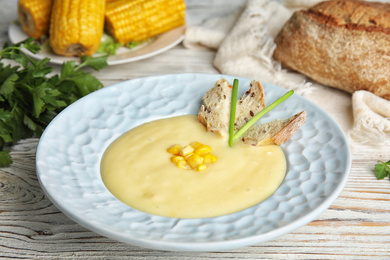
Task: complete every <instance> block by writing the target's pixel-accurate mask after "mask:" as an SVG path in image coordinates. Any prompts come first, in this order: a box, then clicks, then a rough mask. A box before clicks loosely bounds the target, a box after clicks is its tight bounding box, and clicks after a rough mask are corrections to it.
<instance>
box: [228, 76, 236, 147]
mask: <svg viewBox="0 0 390 260" xmlns="http://www.w3.org/2000/svg"><path fill="white" fill-rule="evenodd" d="M237 91H238V79H234V82H233V90H232V103H231V106H230V123H229V146H230V147H232V145H233V136H234V123H235V120H236V105H237Z"/></svg>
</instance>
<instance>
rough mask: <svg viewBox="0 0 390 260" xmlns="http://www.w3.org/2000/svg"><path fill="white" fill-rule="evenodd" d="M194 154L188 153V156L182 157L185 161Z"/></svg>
mask: <svg viewBox="0 0 390 260" xmlns="http://www.w3.org/2000/svg"><path fill="white" fill-rule="evenodd" d="M193 154H194V153H189V154H186V155H184V156H183V158H184V160H186V161H187V159H188V157H190V156H191V155H193Z"/></svg>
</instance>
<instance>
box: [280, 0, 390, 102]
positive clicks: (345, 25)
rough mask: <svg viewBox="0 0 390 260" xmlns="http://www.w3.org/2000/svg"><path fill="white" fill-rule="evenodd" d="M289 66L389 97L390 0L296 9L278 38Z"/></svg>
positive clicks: (345, 0)
mask: <svg viewBox="0 0 390 260" xmlns="http://www.w3.org/2000/svg"><path fill="white" fill-rule="evenodd" d="M275 43H276V49H275V51H274V54H273V56H274V58H275V59H276V60H278V61H280V62H281V64H282V65H283V66H285V67H287V68H290V69H292V70H295V71H297V72H300V73H302V74H304V75H306V76H308V77H309V78H311V79H313V80H315V81H317V82H319V83H321V84H323V85H327V86H331V87H334V88H338V89H341V90H344V91H347V92H350V93H353V92H355V91H357V90H367V91H370V92H372V93H374V94H375V95H377V96H380V97H382V98H385V99H388V100H390V78H389V73H390V4H387V3H377V2H363V1H358V0H330V1H325V2H321V3H319V4H317V5H315V6H313V7H311V8H309V9H308V10H300V11H296V12H295V13H294V14H293V15H292V17H291V18H290V19H289V20H288V21H287V22H286V24H285V25H284V27H283V28H282V30H281V31H280V32H279V34H278V35H277V37H276V38H275Z"/></svg>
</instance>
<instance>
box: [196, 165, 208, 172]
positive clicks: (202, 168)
mask: <svg viewBox="0 0 390 260" xmlns="http://www.w3.org/2000/svg"><path fill="white" fill-rule="evenodd" d="M206 168H207V166H206V164H198V165H197V166H196V167H195V170H196V171H197V172H201V171H204V170H206Z"/></svg>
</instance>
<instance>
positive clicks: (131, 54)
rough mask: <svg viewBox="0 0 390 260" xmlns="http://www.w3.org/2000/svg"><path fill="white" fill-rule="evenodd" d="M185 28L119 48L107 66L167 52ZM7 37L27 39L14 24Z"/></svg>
mask: <svg viewBox="0 0 390 260" xmlns="http://www.w3.org/2000/svg"><path fill="white" fill-rule="evenodd" d="M184 30H185V27H184V26H181V27H177V28H175V29H172V30H170V31H168V32H165V33H162V34H160V35H158V36H157V37H156V38H155V39H153V40H152V41H151V42H149V43H147V44H144V45H142V46H138V47H136V48H134V49H128V48H125V47H120V48H119V49H118V51H117V54H116V55H111V56H109V57H108V59H107V63H108V65H117V64H123V63H127V62H133V61H137V60H142V59H146V58H149V57H152V56H154V55H157V54H160V53H162V52H164V51H167V50H169V49H171V48H173V47H175V46H176V45H178V44H179V43H180V42H181V41H183V39H184ZM8 37H9V39H10V41H11V42H12V43H18V42H20V41H23V40H25V39H26V38H28V36H27V34H25V33H24V32H23V30H22V28H21V27H20V26H19V25H17V24H15V23H10V25H9V27H8ZM26 53H27V54H28V55H29V56H30V57H33V58H34V59H37V60H41V59H43V58H50V62H51V63H54V64H62V63H63V62H65V61H69V60H74V61H76V62H78V61H79V60H80V59H79V58H77V57H64V56H59V55H56V54H54V53H53V52H52V51H51V50H47V49H42V50H41V51H40V52H38V53H37V54H34V53H32V52H30V51H28V50H26Z"/></svg>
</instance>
